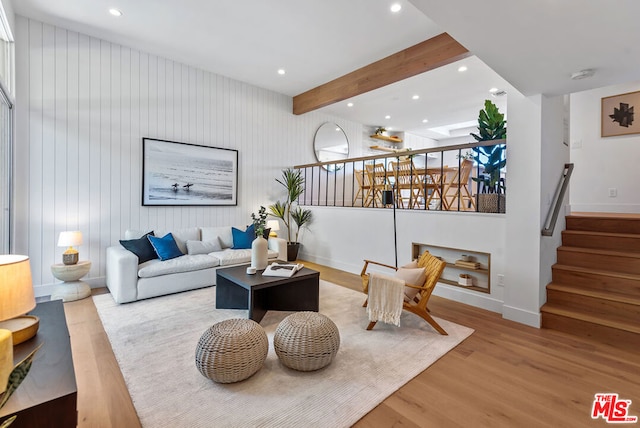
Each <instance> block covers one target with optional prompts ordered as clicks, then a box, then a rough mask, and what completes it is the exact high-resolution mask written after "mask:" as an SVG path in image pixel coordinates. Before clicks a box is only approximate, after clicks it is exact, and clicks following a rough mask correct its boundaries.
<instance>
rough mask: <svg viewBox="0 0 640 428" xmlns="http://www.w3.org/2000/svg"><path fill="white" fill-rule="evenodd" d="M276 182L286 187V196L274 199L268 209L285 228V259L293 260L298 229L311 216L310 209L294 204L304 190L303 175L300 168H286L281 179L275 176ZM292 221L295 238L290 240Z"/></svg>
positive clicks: (295, 255) (296, 249)
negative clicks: (294, 226) (280, 199)
mask: <svg viewBox="0 0 640 428" xmlns="http://www.w3.org/2000/svg"><path fill="white" fill-rule="evenodd" d="M276 182H278V183H279V184H281V185H282V186H283V187H284V188H285V189H286V191H287V196H286V199H285V200H284V201H276V203H274V204H273V205H271V206H269V211H271V213H270V215H272V216H274V217H277V218H279V219H281V220H282V222H283V223H284V225H285V227H286V228H287V260H288V261H289V260H291V261H293V260H296V258H297V257H298V250H299V249H300V243H299V242H298V235H299V233H300V229H301V228H302V227H304V226H305V225H306V224H308V223H309V222H310V221H311V217H312V215H311V210H309V209H305V208H302V207H300V206H294V204H297V201H298V198H299V197H300V195H302V193H303V192H304V177H303V176H302V172H301V171H300V170H295V169H293V168H287V169H284V170H283V171H282V179H277V178H276ZM294 223H295V225H296V232H295V240H294V241H292V240H291V229H292V227H293V224H294Z"/></svg>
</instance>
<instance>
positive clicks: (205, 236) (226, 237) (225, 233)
mask: <svg viewBox="0 0 640 428" xmlns="http://www.w3.org/2000/svg"><path fill="white" fill-rule="evenodd" d="M200 230H201V232H202V237H201V239H202V240H203V241H215V240H216V238H218V239H219V240H220V245H222V248H231V247H233V235H232V234H231V226H218V227H202V228H200ZM242 230H244V229H242Z"/></svg>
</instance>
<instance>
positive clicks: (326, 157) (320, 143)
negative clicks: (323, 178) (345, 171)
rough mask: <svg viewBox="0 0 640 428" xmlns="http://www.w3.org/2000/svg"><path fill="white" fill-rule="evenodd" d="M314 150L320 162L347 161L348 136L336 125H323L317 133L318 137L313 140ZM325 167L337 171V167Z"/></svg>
mask: <svg viewBox="0 0 640 428" xmlns="http://www.w3.org/2000/svg"><path fill="white" fill-rule="evenodd" d="M313 149H314V150H315V152H316V159H318V162H328V161H334V160H336V161H339V160H342V159H346V158H347V157H349V140H348V139H347V134H345V132H344V130H343V129H342V128H340V127H339V126H338V125H336V124H335V123H332V122H326V123H323V124H322V125H320V127H319V128H318V130H317V131H316V136H315V137H314V139H313ZM323 166H324V168H325V169H327V170H329V171H335V170H336V165H323ZM338 168H339V167H338Z"/></svg>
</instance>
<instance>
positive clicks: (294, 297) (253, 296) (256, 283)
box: [216, 265, 320, 322]
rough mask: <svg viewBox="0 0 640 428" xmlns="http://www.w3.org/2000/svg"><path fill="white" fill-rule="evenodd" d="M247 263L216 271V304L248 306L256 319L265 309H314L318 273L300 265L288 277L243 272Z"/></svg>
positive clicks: (318, 280)
mask: <svg viewBox="0 0 640 428" xmlns="http://www.w3.org/2000/svg"><path fill="white" fill-rule="evenodd" d="M247 267H248V265H242V266H234V267H229V268H222V269H218V270H217V271H216V308H217V309H248V310H249V319H252V320H254V321H255V322H260V320H262V317H264V315H265V314H266V313H267V311H268V310H274V311H315V312H318V305H319V300H320V298H319V291H320V273H319V272H316V271H315V270H311V269H308V268H302V269H301V270H299V271H298V272H296V273H295V274H294V275H293V276H292V277H290V278H282V277H278V276H262V271H258V273H256V274H255V275H248V274H247V272H246V271H247Z"/></svg>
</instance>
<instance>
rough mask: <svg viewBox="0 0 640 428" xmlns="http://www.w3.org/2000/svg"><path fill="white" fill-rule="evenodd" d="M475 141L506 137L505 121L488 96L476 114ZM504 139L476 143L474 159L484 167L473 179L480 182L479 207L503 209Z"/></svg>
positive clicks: (505, 162)
mask: <svg viewBox="0 0 640 428" xmlns="http://www.w3.org/2000/svg"><path fill="white" fill-rule="evenodd" d="M471 136H472V137H473V138H475V139H476V140H477V141H492V140H504V139H505V138H507V121H506V120H504V114H502V113H500V112H499V111H498V107H496V105H495V104H494V103H492V102H491V100H485V102H484V109H483V110H480V114H479V116H478V134H474V133H473V132H472V133H471ZM506 148H507V147H506V145H505V144H504V142H502V143H500V144H495V145H492V146H484V147H476V148H475V149H474V152H475V156H474V160H475V161H476V162H477V163H478V165H480V166H482V168H483V170H482V172H481V173H480V175H479V176H478V177H474V178H473V180H474V181H475V182H477V183H480V185H479V189H478V203H477V207H478V211H480V212H492V213H498V212H500V213H503V212H505V206H506V196H505V194H504V191H505V186H504V180H503V179H502V177H501V176H500V174H501V171H502V169H503V168H504V167H505V165H506V164H507V159H506V157H505V151H506Z"/></svg>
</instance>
